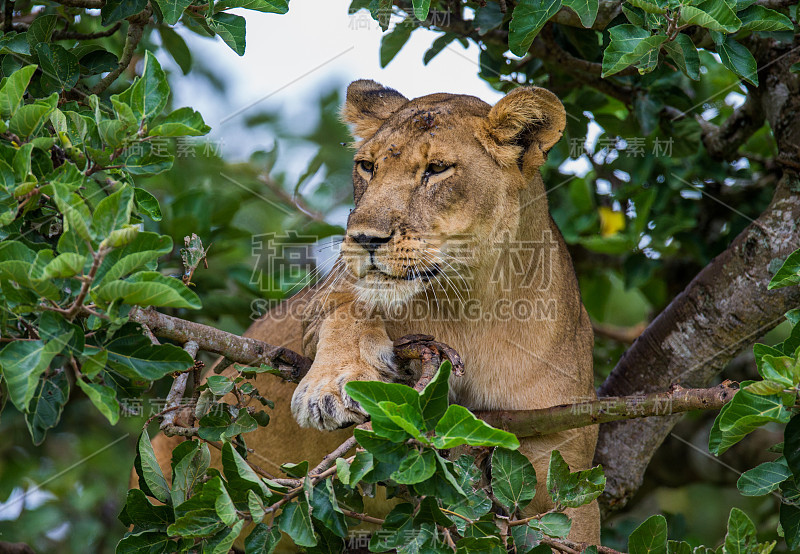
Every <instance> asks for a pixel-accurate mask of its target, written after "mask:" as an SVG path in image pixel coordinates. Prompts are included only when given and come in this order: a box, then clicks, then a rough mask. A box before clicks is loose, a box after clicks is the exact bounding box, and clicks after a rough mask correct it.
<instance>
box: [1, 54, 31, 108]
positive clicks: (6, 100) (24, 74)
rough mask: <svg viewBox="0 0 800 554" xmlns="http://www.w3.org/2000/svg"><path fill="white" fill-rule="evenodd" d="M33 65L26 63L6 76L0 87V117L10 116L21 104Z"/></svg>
mask: <svg viewBox="0 0 800 554" xmlns="http://www.w3.org/2000/svg"><path fill="white" fill-rule="evenodd" d="M34 71H36V66H35V65H26V66H25V67H23V68H21V69H18V70H16V71H15V72H14V73H12V74H11V75H9V76H8V79H6V80H5V83H4V84H3V86H2V88H0V116H1V117H2V119H8V118H10V117H11V116H12V115H13V114H14V113H16V111H17V110H18V109H19V106H20V104H22V97H23V95H24V94H25V90H26V89H27V88H28V83H30V81H31V77H32V76H33V73H34Z"/></svg>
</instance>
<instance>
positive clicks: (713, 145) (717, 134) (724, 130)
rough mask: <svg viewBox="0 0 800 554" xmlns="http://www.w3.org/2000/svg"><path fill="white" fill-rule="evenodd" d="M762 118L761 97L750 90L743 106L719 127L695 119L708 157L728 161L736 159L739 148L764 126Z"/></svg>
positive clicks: (763, 115) (698, 117)
mask: <svg viewBox="0 0 800 554" xmlns="http://www.w3.org/2000/svg"><path fill="white" fill-rule="evenodd" d="M764 117H765V114H764V109H763V107H762V104H761V96H760V95H759V93H758V92H757V90H755V89H751V90H750V91H749V92H748V94H747V99H746V100H745V102H744V104H742V105H741V106H739V107H738V108H737V109H736V110H735V111H734V112H733V114H731V116H730V117H728V119H726V120H725V121H723V122H722V124H721V125H720V126H716V125H714V124H713V123H709V122H708V121H706V120H705V119H703V118H702V117H700V116H697V118H696V119H697V121H698V123H700V127H701V128H702V130H703V134H702V138H703V144H704V145H705V147H706V150H707V151H708V154H709V156H711V157H712V158H715V159H718V160H727V161H730V160H733V159H734V158H736V157H738V155H737V151H738V150H739V147H740V146H741V145H742V144H744V143H745V142H747V139H749V138H750V137H751V136H752V135H753V133H755V132H756V131H758V130H759V129H760V128H761V126H762V125H764Z"/></svg>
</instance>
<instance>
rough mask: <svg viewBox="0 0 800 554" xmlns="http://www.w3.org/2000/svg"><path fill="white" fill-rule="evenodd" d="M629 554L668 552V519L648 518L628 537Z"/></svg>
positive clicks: (658, 516)
mask: <svg viewBox="0 0 800 554" xmlns="http://www.w3.org/2000/svg"><path fill="white" fill-rule="evenodd" d="M628 554H667V519H666V518H665V517H664V516H662V515H654V516H650V517H649V518H647V519H646V520H645V521H644V523H642V524H641V525H639V527H637V528H636V529H635V530H634V531H633V533H631V536H630V537H628Z"/></svg>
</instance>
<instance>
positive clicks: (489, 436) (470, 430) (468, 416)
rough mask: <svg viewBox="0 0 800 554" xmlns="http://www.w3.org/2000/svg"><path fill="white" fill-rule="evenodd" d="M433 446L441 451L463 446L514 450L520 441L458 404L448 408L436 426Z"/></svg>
mask: <svg viewBox="0 0 800 554" xmlns="http://www.w3.org/2000/svg"><path fill="white" fill-rule="evenodd" d="M433 444H434V446H436V448H439V449H444V448H453V447H454V446H459V445H462V444H469V445H471V446H502V447H503V448H510V449H512V450H513V449H517V448H519V440H517V437H515V436H514V435H513V434H511V433H507V432H506V431H501V430H500V429H495V428H494V427H492V426H490V425H488V424H487V423H486V422H484V421H482V420H480V419H477V418H476V417H475V416H474V415H472V412H470V411H469V410H467V409H466V408H464V407H463V406H459V405H457V404H452V405H451V406H450V407H448V408H447V411H446V412H445V414H444V416H443V417H442V419H441V420H439V423H437V424H436V436H435V437H434V438H433Z"/></svg>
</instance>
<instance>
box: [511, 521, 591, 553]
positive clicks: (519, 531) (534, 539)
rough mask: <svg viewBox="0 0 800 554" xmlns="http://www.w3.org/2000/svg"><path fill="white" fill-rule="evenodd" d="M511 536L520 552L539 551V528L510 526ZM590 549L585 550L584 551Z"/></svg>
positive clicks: (540, 536) (540, 535)
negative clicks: (537, 548)
mask: <svg viewBox="0 0 800 554" xmlns="http://www.w3.org/2000/svg"><path fill="white" fill-rule="evenodd" d="M510 531H511V537H512V538H513V539H514V547H515V548H516V549H517V552H518V553H519V554H527V553H528V552H537V551H536V550H534V549H535V548H536V547H537V546H539V545H540V544H541V541H542V532H541V531H539V530H538V529H533V528H531V527H530V526H529V525H515V526H514V527H511V528H510ZM542 552H543V554H550V553H549V552H544V551H542ZM587 552H588V551H586V550H584V553H587Z"/></svg>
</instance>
